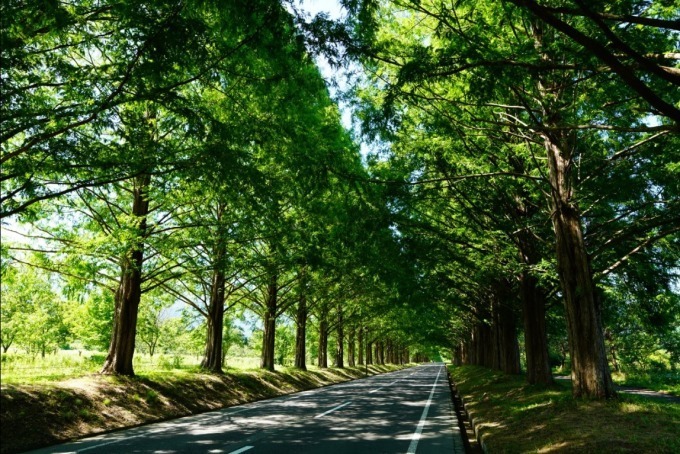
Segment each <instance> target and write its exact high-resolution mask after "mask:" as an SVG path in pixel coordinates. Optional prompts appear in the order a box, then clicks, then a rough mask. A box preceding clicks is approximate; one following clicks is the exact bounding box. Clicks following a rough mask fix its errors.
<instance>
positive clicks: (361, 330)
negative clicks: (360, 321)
mask: <svg viewBox="0 0 680 454" xmlns="http://www.w3.org/2000/svg"><path fill="white" fill-rule="evenodd" d="M357 342H358V343H359V347H358V348H359V359H358V364H359V365H360V366H363V365H364V327H363V326H360V327H359V334H358V336H357Z"/></svg>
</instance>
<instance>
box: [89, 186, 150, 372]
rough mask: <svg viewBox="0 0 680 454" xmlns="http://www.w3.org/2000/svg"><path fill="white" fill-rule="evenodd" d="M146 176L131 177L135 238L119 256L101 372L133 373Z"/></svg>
mask: <svg viewBox="0 0 680 454" xmlns="http://www.w3.org/2000/svg"><path fill="white" fill-rule="evenodd" d="M150 184H151V177H150V176H149V175H146V174H144V175H140V176H139V177H137V178H135V180H134V187H133V190H132V196H133V201H132V216H133V218H134V219H135V220H136V221H137V238H136V241H135V243H134V244H133V246H132V249H131V250H130V251H129V252H128V253H127V254H126V255H125V256H124V257H123V258H122V259H121V273H120V282H119V283H118V289H117V290H116V295H115V312H114V316H113V330H112V332H111V343H110V344H109V352H108V355H107V356H106V361H105V362H104V366H103V367H102V370H101V373H102V374H119V375H129V376H133V375H134V374H135V373H134V370H133V367H132V358H133V356H134V353H135V336H136V335H137V315H138V313H139V302H140V300H141V297H142V264H143V263H144V241H145V238H146V234H147V231H146V230H147V225H146V217H147V215H148V214H149V199H148V190H149V185H150Z"/></svg>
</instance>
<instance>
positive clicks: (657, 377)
mask: <svg viewBox="0 0 680 454" xmlns="http://www.w3.org/2000/svg"><path fill="white" fill-rule="evenodd" d="M612 380H614V383H616V384H617V385H619V386H631V387H635V388H647V389H652V390H654V391H660V392H664V393H668V394H673V395H675V396H680V370H676V371H640V372H627V373H626V372H613V373H612Z"/></svg>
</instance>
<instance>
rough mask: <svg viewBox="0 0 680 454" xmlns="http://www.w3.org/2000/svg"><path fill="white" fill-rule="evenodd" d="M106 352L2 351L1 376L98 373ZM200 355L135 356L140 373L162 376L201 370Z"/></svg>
mask: <svg viewBox="0 0 680 454" xmlns="http://www.w3.org/2000/svg"><path fill="white" fill-rule="evenodd" d="M105 359H106V353H104V352H97V351H76V350H61V351H58V352H56V353H54V354H48V355H45V357H41V356H40V355H30V354H25V353H17V352H10V353H4V354H2V361H1V364H2V366H1V368H0V380H1V381H2V383H3V384H31V383H33V384H36V383H44V382H52V381H58V380H64V379H68V378H75V377H81V376H84V375H91V374H96V373H98V372H99V371H100V370H101V368H102V365H103V364H104V360H105ZM200 361H201V358H200V356H196V355H186V354H156V355H154V356H149V355H146V354H136V355H135V357H134V360H133V367H134V370H135V373H136V374H138V375H142V376H144V375H154V376H159V375H162V374H168V373H173V374H176V373H181V372H182V371H185V372H189V373H193V372H198V371H200ZM259 361H260V359H259V358H257V357H230V358H227V361H226V364H225V367H224V370H225V371H227V372H228V371H230V370H231V371H239V370H246V369H254V368H257V367H258V366H259Z"/></svg>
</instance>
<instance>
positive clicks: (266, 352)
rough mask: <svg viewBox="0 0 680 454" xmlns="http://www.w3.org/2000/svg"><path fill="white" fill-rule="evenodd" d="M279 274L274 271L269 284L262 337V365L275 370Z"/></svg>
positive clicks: (264, 367) (263, 367)
mask: <svg viewBox="0 0 680 454" xmlns="http://www.w3.org/2000/svg"><path fill="white" fill-rule="evenodd" d="M278 290H279V287H278V276H277V275H276V273H272V275H271V277H270V278H269V284H268V285H267V301H266V302H265V304H266V308H265V313H264V320H263V323H264V335H263V337H262V359H261V361H260V367H261V368H262V369H267V370H270V371H274V347H275V341H276V310H277V296H278Z"/></svg>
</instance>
